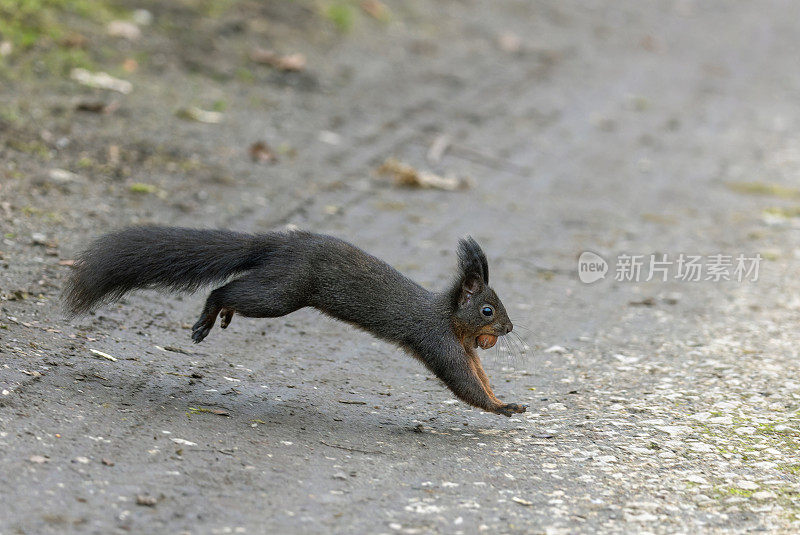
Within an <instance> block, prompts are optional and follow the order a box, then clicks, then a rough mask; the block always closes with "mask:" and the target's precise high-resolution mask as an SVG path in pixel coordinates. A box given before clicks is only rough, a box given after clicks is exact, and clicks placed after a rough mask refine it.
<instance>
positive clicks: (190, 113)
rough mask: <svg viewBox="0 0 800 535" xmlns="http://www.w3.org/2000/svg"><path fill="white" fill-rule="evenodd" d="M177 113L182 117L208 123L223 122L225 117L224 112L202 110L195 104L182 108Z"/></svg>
mask: <svg viewBox="0 0 800 535" xmlns="http://www.w3.org/2000/svg"><path fill="white" fill-rule="evenodd" d="M175 115H176V116H177V117H179V118H181V119H186V120H189V121H197V122H198V123H207V124H216V123H219V122H222V117H223V114H222V113H220V112H218V111H207V110H201V109H200V108H197V107H195V106H191V107H189V108H181V109H179V110H178V111H176V112H175Z"/></svg>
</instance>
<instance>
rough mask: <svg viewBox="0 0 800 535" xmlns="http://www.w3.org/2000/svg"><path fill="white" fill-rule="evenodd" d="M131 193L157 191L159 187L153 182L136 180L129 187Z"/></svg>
mask: <svg viewBox="0 0 800 535" xmlns="http://www.w3.org/2000/svg"><path fill="white" fill-rule="evenodd" d="M129 189H130V191H131V193H138V194H146V193H156V192H157V191H158V188H157V187H155V186H154V185H152V184H145V183H144V182H134V183H133V184H131V185H130V187H129Z"/></svg>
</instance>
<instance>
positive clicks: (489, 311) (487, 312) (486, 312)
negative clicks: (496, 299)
mask: <svg viewBox="0 0 800 535" xmlns="http://www.w3.org/2000/svg"><path fill="white" fill-rule="evenodd" d="M481 314H483V315H484V316H486V317H487V318H488V317H489V316H491V315H492V314H494V309H493V308H492V307H490V306H489V305H485V306H484V307H483V308H482V309H481Z"/></svg>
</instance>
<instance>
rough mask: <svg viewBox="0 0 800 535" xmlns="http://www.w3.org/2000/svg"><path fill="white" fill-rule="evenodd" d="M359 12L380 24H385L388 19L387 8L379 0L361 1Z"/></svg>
mask: <svg viewBox="0 0 800 535" xmlns="http://www.w3.org/2000/svg"><path fill="white" fill-rule="evenodd" d="M361 10H362V11H363V12H364V13H366V14H367V15H369V16H370V17H372V18H374V19H376V20H379V21H381V22H386V21H388V20H389V18H390V12H389V8H388V7H386V4H384V3H383V2H380V1H379V0H363V1H362V2H361Z"/></svg>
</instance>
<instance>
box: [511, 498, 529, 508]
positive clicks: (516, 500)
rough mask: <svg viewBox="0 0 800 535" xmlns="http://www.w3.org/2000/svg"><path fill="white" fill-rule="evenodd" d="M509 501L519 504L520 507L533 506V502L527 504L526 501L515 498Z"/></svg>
mask: <svg viewBox="0 0 800 535" xmlns="http://www.w3.org/2000/svg"><path fill="white" fill-rule="evenodd" d="M511 499H512V500H513V501H515V502H517V503H518V504H520V505H524V506H526V507H527V506H531V505H533V502H529V501H528V500H523V499H522V498H517V497H516V496H514V497H513V498H511Z"/></svg>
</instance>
